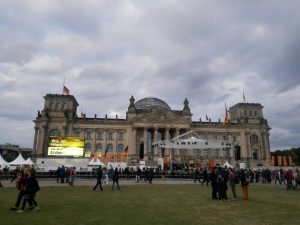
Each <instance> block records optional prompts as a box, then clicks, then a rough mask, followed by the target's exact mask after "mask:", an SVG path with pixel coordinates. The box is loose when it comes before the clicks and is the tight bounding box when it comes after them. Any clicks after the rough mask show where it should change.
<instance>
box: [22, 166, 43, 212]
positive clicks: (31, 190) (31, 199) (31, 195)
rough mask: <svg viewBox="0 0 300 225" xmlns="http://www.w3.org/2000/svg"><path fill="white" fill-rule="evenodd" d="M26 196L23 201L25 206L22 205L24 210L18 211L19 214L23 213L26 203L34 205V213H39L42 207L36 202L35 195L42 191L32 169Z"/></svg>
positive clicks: (27, 182) (27, 180)
mask: <svg viewBox="0 0 300 225" xmlns="http://www.w3.org/2000/svg"><path fill="white" fill-rule="evenodd" d="M25 190H26V194H25V196H24V199H23V204H22V208H21V209H20V210H18V211H17V213H23V212H24V209H25V206H26V203H27V202H28V204H29V205H30V203H33V205H34V211H37V210H39V209H40V207H39V206H38V204H37V202H36V200H35V195H36V192H37V191H39V190H40V187H39V183H38V181H37V180H36V176H35V170H34V169H33V168H32V169H30V172H29V176H28V178H27V179H26V188H25Z"/></svg>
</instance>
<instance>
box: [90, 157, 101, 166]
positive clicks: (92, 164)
mask: <svg viewBox="0 0 300 225" xmlns="http://www.w3.org/2000/svg"><path fill="white" fill-rule="evenodd" d="M88 165H89V166H104V165H105V164H104V163H102V162H101V161H100V160H99V159H98V158H97V159H96V161H95V159H94V158H92V160H91V161H90V162H89V164H88Z"/></svg>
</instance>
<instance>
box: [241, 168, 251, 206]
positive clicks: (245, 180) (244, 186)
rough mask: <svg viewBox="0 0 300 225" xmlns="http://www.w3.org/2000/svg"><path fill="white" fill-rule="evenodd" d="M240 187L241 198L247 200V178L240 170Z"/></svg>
mask: <svg viewBox="0 0 300 225" xmlns="http://www.w3.org/2000/svg"><path fill="white" fill-rule="evenodd" d="M240 180H241V186H242V190H243V198H244V200H248V199H249V193H248V185H249V182H248V177H247V172H246V171H245V170H244V169H242V171H241V178H240Z"/></svg>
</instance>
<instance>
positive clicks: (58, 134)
mask: <svg viewBox="0 0 300 225" xmlns="http://www.w3.org/2000/svg"><path fill="white" fill-rule="evenodd" d="M49 136H60V131H59V130H57V129H53V130H50V132H49Z"/></svg>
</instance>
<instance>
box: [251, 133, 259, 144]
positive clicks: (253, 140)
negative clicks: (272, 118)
mask: <svg viewBox="0 0 300 225" xmlns="http://www.w3.org/2000/svg"><path fill="white" fill-rule="evenodd" d="M250 143H251V144H257V143H258V137H257V135H255V134H253V135H251V136H250Z"/></svg>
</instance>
